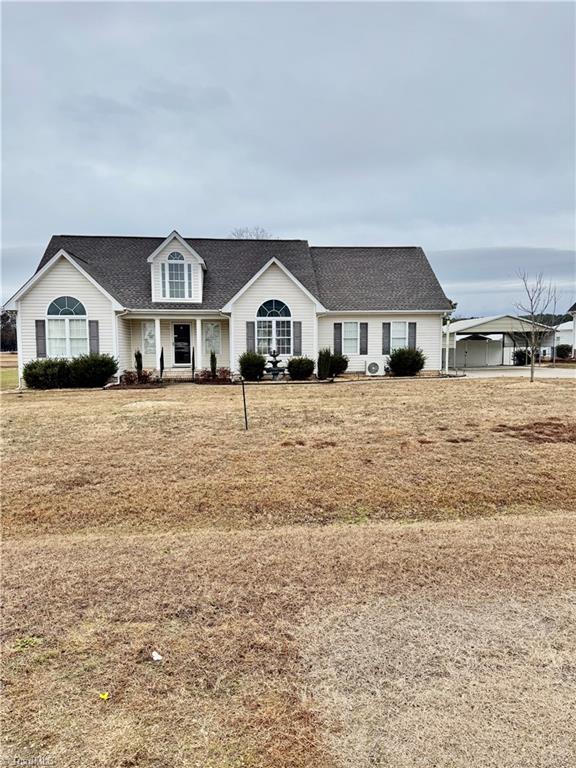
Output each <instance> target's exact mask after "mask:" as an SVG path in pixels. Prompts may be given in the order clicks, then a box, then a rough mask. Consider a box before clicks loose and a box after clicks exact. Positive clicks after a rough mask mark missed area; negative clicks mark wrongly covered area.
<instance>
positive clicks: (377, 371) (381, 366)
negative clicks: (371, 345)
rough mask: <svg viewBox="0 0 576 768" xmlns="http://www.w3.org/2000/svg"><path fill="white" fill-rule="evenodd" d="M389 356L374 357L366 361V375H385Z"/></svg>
mask: <svg viewBox="0 0 576 768" xmlns="http://www.w3.org/2000/svg"><path fill="white" fill-rule="evenodd" d="M387 367H388V358H387V357H374V358H371V359H370V360H368V362H367V363H366V376H385V375H386V373H387Z"/></svg>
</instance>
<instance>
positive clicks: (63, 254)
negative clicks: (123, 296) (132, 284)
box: [4, 248, 124, 312]
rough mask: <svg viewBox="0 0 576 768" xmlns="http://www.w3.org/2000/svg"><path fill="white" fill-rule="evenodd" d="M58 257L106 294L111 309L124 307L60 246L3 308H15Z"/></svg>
mask: <svg viewBox="0 0 576 768" xmlns="http://www.w3.org/2000/svg"><path fill="white" fill-rule="evenodd" d="M59 259H66V261H68V262H69V263H70V264H72V266H73V267H75V268H76V269H77V270H78V272H80V274H81V275H82V276H83V277H85V278H86V280H88V282H89V283H92V285H93V286H94V287H95V288H97V289H98V290H99V291H100V293H102V294H103V295H104V296H106V298H107V299H109V300H110V301H111V302H112V307H113V309H115V310H117V311H119V312H120V311H122V310H123V309H124V307H123V306H122V305H121V304H120V303H119V302H118V301H117V300H116V299H115V298H114V297H113V296H111V295H110V294H109V293H108V291H107V290H106V289H105V288H103V287H102V286H101V285H100V283H99V282H98V281H97V280H95V279H94V278H93V277H92V275H89V274H88V272H86V270H85V269H82V267H81V266H80V265H79V264H78V262H77V261H76V260H75V259H74V258H72V256H70V254H69V253H66V251H65V250H64V249H63V248H61V249H60V250H59V251H58V252H57V253H55V254H54V256H52V258H51V259H50V261H48V262H47V263H46V264H44V266H43V267H42V269H40V270H38V272H36V273H35V274H33V275H32V277H31V278H30V279H29V280H27V281H26V282H25V283H24V285H23V286H22V288H20V290H19V291H17V292H16V293H15V294H14V296H12V297H11V298H10V299H8V301H7V302H6V304H5V307H4V308H5V309H17V305H16V302H17V301H18V300H19V299H21V298H22V296H24V295H25V294H26V293H28V291H29V290H30V288H32V287H33V286H34V285H36V283H37V282H38V281H39V280H41V279H42V278H43V277H44V275H45V274H46V273H47V272H48V271H49V270H51V269H52V267H53V266H54V264H56V262H57V261H59Z"/></svg>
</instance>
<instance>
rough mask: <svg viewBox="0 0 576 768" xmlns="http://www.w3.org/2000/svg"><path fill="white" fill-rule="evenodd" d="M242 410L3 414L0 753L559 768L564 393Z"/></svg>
mask: <svg viewBox="0 0 576 768" xmlns="http://www.w3.org/2000/svg"><path fill="white" fill-rule="evenodd" d="M247 395H248V403H249V413H250V430H249V432H248V433H247V434H246V433H244V432H243V430H242V412H241V399H240V398H241V395H240V390H239V389H238V388H236V387H222V388H218V387H192V386H186V385H179V386H173V387H170V388H167V389H165V390H148V391H138V392H130V391H116V392H76V393H65V392H57V393H32V392H26V393H24V394H23V395H17V394H4V395H3V396H2V413H3V426H4V442H3V447H4V471H3V488H2V492H3V510H4V534H5V541H4V563H5V564H4V601H5V608H4V612H5V628H4V629H5V631H4V637H3V665H4V670H3V680H4V690H5V693H6V697H5V698H6V704H5V712H4V728H3V740H4V742H3V752H4V754H6V755H8V756H9V757H10V758H12V757H14V758H15V757H20V758H29V757H36V758H39V757H49V758H50V759H51V760H52V761H53V763H54V764H55V765H61V766H66V768H68V766H69V767H70V768H72V766H74V767H75V766H77V765H90V766H115V767H116V766H117V767H118V768H120V766H142V767H146V768H149V767H150V768H151V767H152V766H154V767H155V768H164V767H166V768H168V766H170V768H172V766H182V767H183V768H184V767H186V768H188V767H196V766H198V767H199V768H200V766H201V767H202V768H373V766H392V767H394V768H396V767H397V768H408V766H410V767H412V766H438V767H442V768H449V767H450V768H469V767H470V766H482V768H483V767H484V766H499V768H542V767H543V766H546V767H548V766H550V768H552V767H554V768H558V767H559V766H567V767H568V766H571V765H573V764H574V763H575V758H576V754H575V750H574V741H573V728H572V727H571V724H570V722H571V719H573V717H574V714H575V712H574V700H575V697H576V674H575V670H576V653H575V649H574V643H573V632H574V625H575V620H576V615H575V608H574V606H575V603H574V597H575V587H576V567H575V566H576V559H575V552H574V549H575V547H574V544H575V540H576V537H575V529H576V526H575V515H574V501H573V500H574V497H575V491H576V482H575V479H576V478H575V473H574V459H575V450H574V449H575V441H576V423H575V420H574V405H575V397H576V389H575V387H574V384H573V383H572V382H571V381H568V380H559V381H552V380H547V381H546V382H537V383H535V384H533V385H530V383H529V382H528V381H526V380H524V379H499V380H475V381H471V380H470V381H466V380H464V381H442V380H438V381H417V380H416V381H407V382H402V381H390V382H382V383H376V382H366V383H352V384H342V385H327V386H295V387H284V386H278V387H273V386H268V387H250V388H248V390H247ZM152 650H157V651H158V652H160V654H161V655H162V657H163V658H162V660H161V661H158V662H154V661H152V660H151V655H150V654H151V652H152ZM100 693H108V694H109V697H108V698H107V700H104V699H102V698H100V695H99V694H100Z"/></svg>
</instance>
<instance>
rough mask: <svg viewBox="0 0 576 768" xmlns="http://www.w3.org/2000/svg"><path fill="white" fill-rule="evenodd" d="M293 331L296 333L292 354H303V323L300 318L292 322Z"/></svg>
mask: <svg viewBox="0 0 576 768" xmlns="http://www.w3.org/2000/svg"><path fill="white" fill-rule="evenodd" d="M292 333H293V335H294V343H293V345H292V354H293V355H301V354H302V323H301V322H300V320H295V321H294V322H293V323H292Z"/></svg>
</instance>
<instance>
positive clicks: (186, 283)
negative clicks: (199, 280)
mask: <svg viewBox="0 0 576 768" xmlns="http://www.w3.org/2000/svg"><path fill="white" fill-rule="evenodd" d="M161 275H162V296H163V297H164V298H167V299H190V298H192V264H191V263H190V262H189V261H188V262H186V260H185V259H184V256H183V255H182V254H181V253H180V252H179V251H172V253H170V254H168V258H167V260H166V262H162V265H161Z"/></svg>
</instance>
